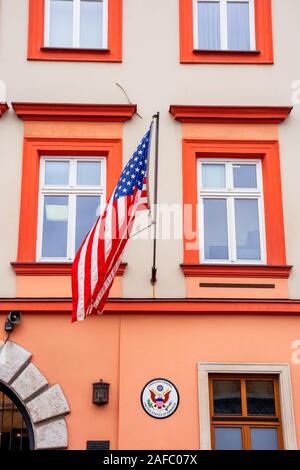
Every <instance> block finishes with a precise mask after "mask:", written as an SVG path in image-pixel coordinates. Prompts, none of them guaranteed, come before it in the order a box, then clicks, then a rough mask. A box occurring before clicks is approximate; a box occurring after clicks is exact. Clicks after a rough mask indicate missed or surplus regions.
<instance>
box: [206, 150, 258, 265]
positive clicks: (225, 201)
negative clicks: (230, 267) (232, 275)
mask: <svg viewBox="0 0 300 470" xmlns="http://www.w3.org/2000/svg"><path fill="white" fill-rule="evenodd" d="M198 164H199V222H200V240H201V242H200V243H201V245H202V246H201V248H200V253H201V256H202V259H201V261H202V262H214V263H216V262H217V263H224V262H225V263H226V262H235V263H262V262H264V261H265V241H264V224H263V219H264V217H263V206H264V204H263V189H262V174H261V162H260V161H255V160H247V161H246V162H245V160H243V161H239V160H233V161H225V160H211V159H210V160H207V161H206V160H203V159H199V161H198Z"/></svg>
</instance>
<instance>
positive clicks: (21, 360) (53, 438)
mask: <svg viewBox="0 0 300 470" xmlns="http://www.w3.org/2000/svg"><path fill="white" fill-rule="evenodd" d="M31 358H32V354H31V353H30V352H29V351H27V350H26V349H24V348H23V347H22V346H20V345H19V344H17V343H14V342H12V341H7V342H6V343H0V382H1V383H3V384H4V385H5V386H6V387H7V388H9V390H11V392H12V393H14V394H15V395H16V397H17V398H18V400H19V401H20V402H21V403H22V405H23V407H24V408H25V410H26V413H27V414H28V416H29V418H30V421H31V425H32V430H33V441H34V445H33V447H34V449H35V450H46V449H66V448H67V447H68V431H67V425H66V420H65V415H66V414H68V413H69V412H70V408H69V405H68V403H67V400H66V398H65V396H64V393H63V391H62V389H61V387H60V385H57V384H56V385H50V384H49V383H48V381H47V379H46V377H45V376H44V375H43V374H42V373H41V372H40V370H39V369H38V368H37V367H36V366H35V365H34V364H33V363H32V362H31Z"/></svg>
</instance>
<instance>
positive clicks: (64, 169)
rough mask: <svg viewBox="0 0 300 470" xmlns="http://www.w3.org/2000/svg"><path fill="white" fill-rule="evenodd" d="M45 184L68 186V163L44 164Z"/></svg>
mask: <svg viewBox="0 0 300 470" xmlns="http://www.w3.org/2000/svg"><path fill="white" fill-rule="evenodd" d="M45 184H56V185H64V186H66V185H68V184H69V162H45Z"/></svg>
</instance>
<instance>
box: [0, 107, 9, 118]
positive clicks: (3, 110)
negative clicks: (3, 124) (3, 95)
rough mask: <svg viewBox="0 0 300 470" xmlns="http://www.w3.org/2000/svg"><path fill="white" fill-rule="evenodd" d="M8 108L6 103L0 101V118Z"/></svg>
mask: <svg viewBox="0 0 300 470" xmlns="http://www.w3.org/2000/svg"><path fill="white" fill-rule="evenodd" d="M7 110H8V105H7V103H0V118H1V117H2V116H3V114H4V113H6V111H7Z"/></svg>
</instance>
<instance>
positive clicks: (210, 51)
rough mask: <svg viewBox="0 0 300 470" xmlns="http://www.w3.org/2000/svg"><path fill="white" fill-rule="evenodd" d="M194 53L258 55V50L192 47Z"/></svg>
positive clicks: (259, 52)
mask: <svg viewBox="0 0 300 470" xmlns="http://www.w3.org/2000/svg"><path fill="white" fill-rule="evenodd" d="M193 53H194V54H226V55H227V54H242V55H252V54H253V55H259V54H261V51H259V50H244V51H243V50H231V49H228V50H224V49H193Z"/></svg>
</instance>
